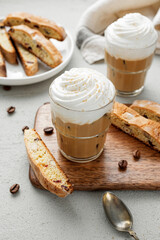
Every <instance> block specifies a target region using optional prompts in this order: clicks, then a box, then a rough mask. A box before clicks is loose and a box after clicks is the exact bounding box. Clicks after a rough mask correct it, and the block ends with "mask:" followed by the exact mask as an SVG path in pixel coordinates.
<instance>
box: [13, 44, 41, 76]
mask: <svg viewBox="0 0 160 240" xmlns="http://www.w3.org/2000/svg"><path fill="white" fill-rule="evenodd" d="M15 46H16V49H17V52H18V54H19V58H20V60H21V62H22V65H23V68H24V71H25V73H26V75H27V76H32V75H34V74H35V73H36V72H37V71H38V60H37V57H36V56H34V55H33V54H32V53H30V52H29V51H27V50H26V49H25V48H24V47H22V46H21V45H20V44H19V43H16V42H15Z"/></svg>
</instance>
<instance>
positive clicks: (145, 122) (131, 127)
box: [111, 102, 160, 151]
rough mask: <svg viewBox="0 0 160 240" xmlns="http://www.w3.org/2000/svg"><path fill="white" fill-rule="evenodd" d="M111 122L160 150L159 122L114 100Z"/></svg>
mask: <svg viewBox="0 0 160 240" xmlns="http://www.w3.org/2000/svg"><path fill="white" fill-rule="evenodd" d="M111 122H112V124H113V125H115V126H116V127H118V128H120V129H121V130H123V131H124V132H126V133H128V134H130V135H131V136H133V137H135V138H138V139H139V140H141V141H142V142H144V143H145V144H147V145H149V146H150V147H152V148H154V149H156V150H158V151H160V124H159V123H157V122H155V121H152V120H150V119H146V118H144V117H142V116H140V115H139V113H137V112H136V111H134V110H133V109H131V108H129V107H127V106H125V105H124V104H122V103H118V102H115V104H114V108H113V112H112V114H111Z"/></svg>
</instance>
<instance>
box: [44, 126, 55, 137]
mask: <svg viewBox="0 0 160 240" xmlns="http://www.w3.org/2000/svg"><path fill="white" fill-rule="evenodd" d="M43 131H44V132H45V134H47V135H49V134H52V133H53V127H46V128H44V129H43Z"/></svg>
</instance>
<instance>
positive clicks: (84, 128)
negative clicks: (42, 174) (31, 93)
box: [49, 68, 115, 162]
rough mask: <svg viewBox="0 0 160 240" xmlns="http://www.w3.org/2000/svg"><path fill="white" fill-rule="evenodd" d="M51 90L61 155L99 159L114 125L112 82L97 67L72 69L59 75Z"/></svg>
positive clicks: (54, 121)
mask: <svg viewBox="0 0 160 240" xmlns="http://www.w3.org/2000/svg"><path fill="white" fill-rule="evenodd" d="M49 92H50V99H51V112H52V120H53V124H54V126H55V128H56V134H57V141H58V145H59V149H60V151H61V153H62V155H63V156H65V157H66V158H67V159H69V160H71V161H75V162H88V161H92V160H94V159H96V158H97V157H98V156H99V155H100V154H101V153H102V151H103V147H104V143H105V139H106V133H107V130H108V128H109V126H110V124H111V121H110V114H111V110H112V106H113V101H114V97H115V88H114V86H113V84H112V83H111V82H110V81H109V80H108V79H107V78H106V77H105V76H104V75H103V74H101V73H99V72H97V71H95V70H92V69H86V68H73V69H71V70H70V71H66V72H65V73H63V74H62V75H61V76H59V77H58V78H56V79H55V80H54V81H53V83H52V84H51V86H50V90H49Z"/></svg>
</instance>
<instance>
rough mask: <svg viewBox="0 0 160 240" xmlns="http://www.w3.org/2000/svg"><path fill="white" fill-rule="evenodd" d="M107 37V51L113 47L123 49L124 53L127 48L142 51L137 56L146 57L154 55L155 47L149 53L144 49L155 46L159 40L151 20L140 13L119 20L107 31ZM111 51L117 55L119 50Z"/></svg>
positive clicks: (130, 14) (127, 15)
mask: <svg viewBox="0 0 160 240" xmlns="http://www.w3.org/2000/svg"><path fill="white" fill-rule="evenodd" d="M105 36H106V42H107V43H106V48H107V50H108V48H112V46H114V47H115V48H116V47H120V48H123V51H124V49H126V48H127V49H131V50H132V49H133V50H134V49H138V50H139V49H142V50H143V52H142V51H140V53H138V52H136V54H135V55H137V56H138V55H142V56H143V55H144V57H145V56H146V55H150V54H152V53H153V51H154V49H155V46H154V48H152V47H151V48H150V49H149V50H148V51H147V50H145V49H144V48H148V47H150V46H151V45H153V44H155V43H156V40H157V38H158V35H157V32H156V30H155V29H154V26H153V23H152V22H151V20H150V19H149V18H147V17H145V16H143V15H141V14H140V13H129V14H126V15H125V16H124V17H122V18H119V19H118V20H117V21H115V22H113V23H112V24H111V25H110V26H109V27H108V28H107V29H106V31H105ZM109 50H110V51H112V53H113V55H116V50H117V48H116V49H115V51H114V49H109ZM113 51H114V52H113ZM121 52H122V51H121ZM117 54H119V51H117ZM125 54H126V53H123V52H122V53H120V55H125Z"/></svg>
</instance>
